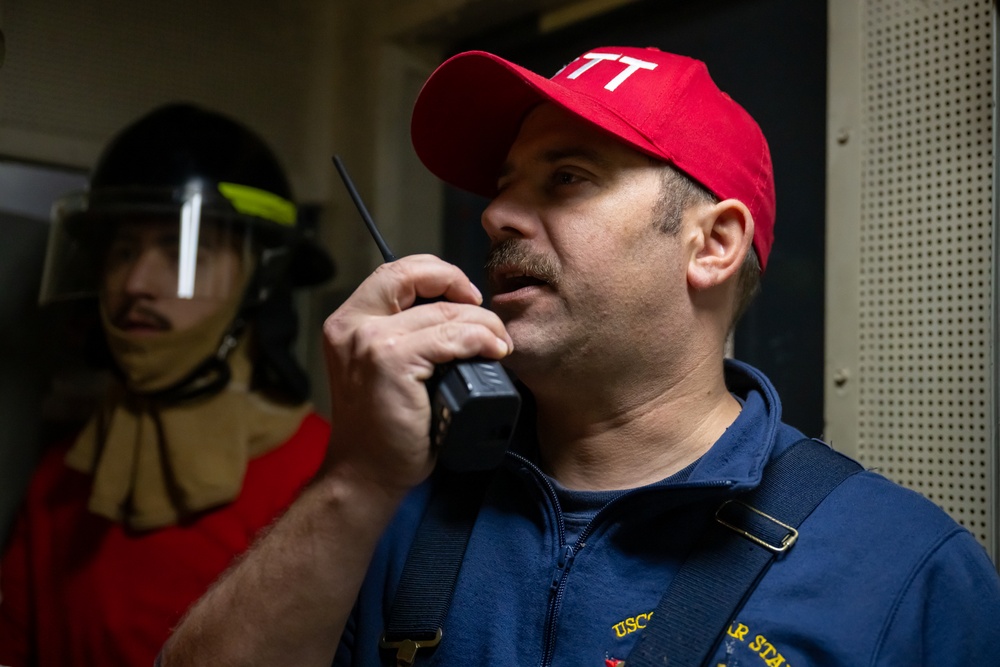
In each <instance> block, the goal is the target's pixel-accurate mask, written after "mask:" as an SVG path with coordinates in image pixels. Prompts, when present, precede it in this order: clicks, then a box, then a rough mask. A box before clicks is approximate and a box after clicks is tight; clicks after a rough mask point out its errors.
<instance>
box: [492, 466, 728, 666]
mask: <svg viewBox="0 0 1000 667" xmlns="http://www.w3.org/2000/svg"><path fill="white" fill-rule="evenodd" d="M507 455H508V456H510V457H513V458H514V459H516V460H517V461H518V462H520V463H521V464H522V465H524V466H526V467H527V468H529V469H530V470H531V471H532V472H534V473H535V478H536V479H537V480H540V481H541V482H542V483H543V484H544V486H545V491H546V493H548V495H549V500H550V501H551V502H552V506H553V508H554V509H555V515H556V529H557V533H558V538H559V549H560V552H559V559H558V560H557V561H556V569H555V571H554V572H553V573H552V582H551V584H550V589H549V609H548V613H547V615H546V622H545V634H544V635H543V639H542V659H541V661H540V662H539V667H551V666H552V661H553V659H554V654H555V647H556V623H557V621H558V619H559V612H560V610H561V608H562V602H563V597H564V595H565V590H566V579H567V577H568V575H569V571H570V568H571V567H572V564H573V560H574V559H575V558H576V556H577V555H578V554H579V553H580V551H581V550H582V549H583V548H584V546H586V543H587V538H588V537H589V536H590V534H591V533H592V532H593V528H594V526H596V525H597V524H598V523H599V520H600V519H601V518H602V516H603V515H604V514H606V513H607V510H608V508H609V507H610V506H611V505H612V504H614V503H616V502H618V501H619V500H621V499H622V498H624V497H626V496H631V495H633V494H634V493H637V492H641V489H630V490H629V491H626V492H624V493H622V494H620V495H618V496H616V497H614V498H613V499H611V500H609V501H608V502H607V504H606V505H605V506H604V507H602V508H601V509H600V510H598V512H597V514H595V515H594V517H593V518H592V519H591V520H590V523H588V524H587V525H586V526H585V527H584V529H583V531H582V532H581V533H580V537H579V538H578V539H577V541H576V544H575V545H569V544H566V528H565V526H564V525H563V518H562V507H561V506H560V505H559V499H558V497H557V496H556V490H555V487H553V486H552V483H551V482H550V481H549V478H548V477H546V475H545V474H544V473H543V472H542V471H541V469H540V468H539V467H538V466H536V465H535V464H534V463H532V462H531V461H530V460H528V459H527V458H525V457H524V456H522V455H521V454H517V453H514V452H508V453H507ZM685 486H686V485H684V484H679V485H677V487H676V488H684V487H685ZM728 486H732V482H729V481H723V480H717V481H714V482H705V483H699V484H692V485H691V486H690V487H687V488H716V487H728ZM642 488H647V487H642Z"/></svg>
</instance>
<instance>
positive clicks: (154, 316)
mask: <svg viewBox="0 0 1000 667" xmlns="http://www.w3.org/2000/svg"><path fill="white" fill-rule="evenodd" d="M130 319H133V320H134V319H138V320H141V321H142V322H144V323H146V324H149V325H151V326H154V327H156V328H158V329H162V330H163V331H169V330H170V329H172V328H173V326H172V325H171V323H170V320H168V319H167V318H166V317H164V316H163V315H161V314H160V313H158V312H156V311H155V310H153V309H152V308H150V307H148V306H146V305H144V304H142V303H135V302H127V303H124V304H122V306H121V307H120V308H118V310H117V312H115V313H113V315H112V318H111V321H112V322H113V323H114V325H115V326H116V327H118V328H119V329H124V328H125V326H126V325H127V323H128V321H129V320H130Z"/></svg>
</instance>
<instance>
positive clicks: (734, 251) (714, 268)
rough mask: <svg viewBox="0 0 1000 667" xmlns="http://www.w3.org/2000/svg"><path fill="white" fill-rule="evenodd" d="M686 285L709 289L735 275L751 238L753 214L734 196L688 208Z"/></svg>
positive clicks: (749, 246)
mask: <svg viewBox="0 0 1000 667" xmlns="http://www.w3.org/2000/svg"><path fill="white" fill-rule="evenodd" d="M692 213H693V214H694V220H692V221H691V223H690V224H691V227H690V228H689V231H690V234H691V235H692V236H690V237H689V238H691V240H692V241H693V243H692V246H691V256H690V258H689V260H688V272H687V274H688V284H689V285H690V286H691V287H692V288H693V289H699V290H703V289H709V288H711V287H715V286H717V285H721V284H722V283H724V282H726V281H727V280H729V279H730V278H731V277H733V276H734V275H736V273H737V272H738V271H739V269H740V266H741V265H742V264H743V259H744V258H745V257H746V255H747V253H748V252H750V248H751V242H752V241H753V231H754V227H753V216H752V215H751V214H750V210H749V209H748V208H747V207H746V205H745V204H744V203H743V202H741V201H739V200H738V199H726V200H723V201H721V202H719V203H717V204H714V205H712V206H705V207H699V208H697V209H695V210H694V211H692Z"/></svg>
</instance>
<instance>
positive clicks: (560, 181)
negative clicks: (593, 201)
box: [552, 171, 583, 185]
mask: <svg viewBox="0 0 1000 667" xmlns="http://www.w3.org/2000/svg"><path fill="white" fill-rule="evenodd" d="M581 180H583V179H582V178H581V177H580V176H578V175H577V174H574V173H573V172H569V171H557V172H556V173H555V174H553V175H552V182H553V184H554V185H573V184H574V183H579V182H580V181H581Z"/></svg>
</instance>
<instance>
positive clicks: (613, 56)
mask: <svg viewBox="0 0 1000 667" xmlns="http://www.w3.org/2000/svg"><path fill="white" fill-rule="evenodd" d="M583 58H584V60H586V61H587V62H585V63H584V64H583V65H581V66H580V67H579V68H577V69H576V70H574V71H573V73H572V74H569V75H567V77H566V78H567V79H576V78H579V76H580V75H581V74H583V73H584V72H586V71H587V70H589V69H590V68H592V67H594V66H595V65H597V63H599V62H601V61H602V60H608V61H611V62H621V63H625V65H627V67H626V68H625V69H623V70H622V71H621V72H619V73H618V75H617V76H615V78H613V79H611V80H610V81H608V82H607V83H606V84H605V85H604V88H605V89H606V90H610V91H612V92H613V91H614V90H615V89H616V88H618V86H620V85H622V83H623V82H624V81H625V80H626V79H627V78H629V77H630V76H632V75H633V74H635V73H636V72H638V71H639V70H640V69H645V70H652V69H656V63H651V62H647V61H645V60H639V59H638V58H632V57H630V56H623V55H621V54H619V53H597V52H596V51H592V52H590V53H587V54H584V55H583Z"/></svg>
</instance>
